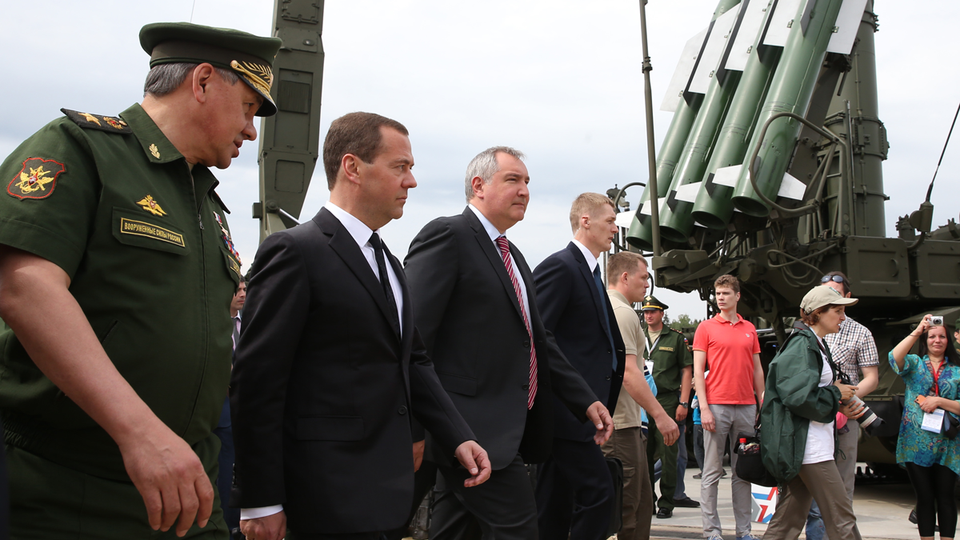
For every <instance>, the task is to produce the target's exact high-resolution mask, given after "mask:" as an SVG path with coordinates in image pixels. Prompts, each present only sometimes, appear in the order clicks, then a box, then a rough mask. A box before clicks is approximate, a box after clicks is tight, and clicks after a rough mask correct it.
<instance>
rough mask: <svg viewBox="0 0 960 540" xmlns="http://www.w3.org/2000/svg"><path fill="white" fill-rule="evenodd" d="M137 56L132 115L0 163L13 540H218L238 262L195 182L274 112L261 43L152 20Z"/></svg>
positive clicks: (0, 343) (3, 375) (202, 185)
mask: <svg viewBox="0 0 960 540" xmlns="http://www.w3.org/2000/svg"><path fill="white" fill-rule="evenodd" d="M140 43H141V45H142V47H143V49H144V50H145V51H146V52H147V53H148V54H150V67H151V69H150V72H149V74H148V76H147V81H146V84H145V95H144V98H143V101H142V103H140V104H135V105H133V106H132V107H130V108H128V109H127V110H125V111H123V112H122V113H120V115H119V116H109V115H103V114H93V113H88V112H76V111H68V110H64V113H65V116H64V117H61V118H59V119H56V120H54V121H52V122H51V123H49V124H47V125H46V126H45V127H43V128H41V129H40V131H38V132H37V133H36V134H34V135H33V136H31V137H30V138H29V139H27V140H26V141H25V142H24V143H22V144H21V145H20V146H19V147H18V148H17V149H16V150H14V151H13V153H12V154H10V155H9V156H8V157H7V158H6V160H5V161H4V162H3V164H2V165H0V181H2V182H3V188H2V189H3V190H4V191H3V192H2V193H0V318H2V319H3V321H4V323H5V325H0V412H2V415H3V422H4V425H5V428H6V430H5V434H4V435H5V442H6V450H7V455H8V466H9V471H10V495H11V515H12V523H11V533H12V537H14V538H45V539H47V538H98V539H100V538H118V539H119V538H122V539H128V538H157V537H160V538H162V537H166V536H173V534H174V533H176V534H177V535H178V536H184V535H186V536H187V537H196V538H200V537H202V538H217V539H226V538H227V534H228V533H227V531H226V528H225V525H224V522H223V518H222V515H221V510H220V505H219V504H218V503H217V502H216V501H217V494H216V491H215V490H214V488H213V486H214V485H216V483H215V481H214V480H215V478H216V474H217V451H218V448H219V442H218V441H217V439H216V437H215V436H214V435H212V429H213V428H214V427H215V426H216V424H217V420H218V417H219V414H220V409H221V407H222V406H223V401H224V398H225V395H226V392H227V384H228V379H229V373H230V354H231V322H232V321H231V319H230V317H229V316H228V310H227V308H228V307H229V305H230V300H231V298H232V296H233V293H234V291H235V290H236V288H237V283H238V282H239V278H240V259H239V257H238V256H237V252H236V250H235V249H234V247H233V242H232V241H231V238H230V232H229V229H228V227H227V221H226V217H225V213H226V209H225V208H224V206H223V203H222V202H220V199H219V197H217V194H216V192H215V191H214V188H215V187H216V185H217V180H216V178H214V175H213V174H212V173H211V172H210V170H209V168H211V167H217V168H220V169H223V168H226V167H227V166H229V165H230V162H231V160H232V159H233V158H235V157H237V156H238V155H239V152H240V146H241V145H242V144H243V143H245V142H249V141H253V140H254V139H255V138H256V136H257V132H256V128H255V127H254V118H255V116H265V115H271V114H274V113H275V112H276V106H275V104H274V102H273V101H272V99H271V98H270V87H271V83H272V79H273V77H272V64H273V60H274V57H275V56H276V54H277V51H278V49H279V46H280V40H279V39H276V38H262V37H258V36H254V35H251V34H247V33H245V32H239V31H235V30H227V29H219V28H210V27H205V26H199V25H192V24H187V23H158V24H150V25H147V26H145V27H143V29H142V30H141V32H140ZM227 474H229V473H227ZM158 530H159V531H166V532H165V533H163V532H161V533H155V532H154V531H158Z"/></svg>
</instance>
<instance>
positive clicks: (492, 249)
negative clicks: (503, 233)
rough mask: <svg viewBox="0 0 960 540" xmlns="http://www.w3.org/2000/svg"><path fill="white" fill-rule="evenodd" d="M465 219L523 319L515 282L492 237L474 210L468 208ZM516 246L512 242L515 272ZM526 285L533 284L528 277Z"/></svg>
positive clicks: (464, 212)
mask: <svg viewBox="0 0 960 540" xmlns="http://www.w3.org/2000/svg"><path fill="white" fill-rule="evenodd" d="M463 215H464V217H465V218H466V219H467V223H469V224H470V227H472V228H473V232H474V239H475V240H476V241H477V244H479V246H480V251H482V252H483V254H484V255H485V256H486V258H487V261H488V262H489V263H490V266H492V267H493V271H494V272H495V273H496V274H497V277H498V278H500V284H501V285H503V290H504V293H506V295H507V296H508V297H509V298H510V300H511V301H512V303H513V307H514V308H515V309H516V310H517V315H519V316H520V317H521V319H522V318H523V313H522V312H521V311H520V300H519V299H518V298H517V291H516V290H515V289H514V288H513V282H512V281H510V275H509V274H507V267H506V266H504V264H503V259H502V258H501V257H500V252H499V251H498V249H497V247H496V246H495V245H494V243H493V242H491V241H490V236H489V235H488V234H487V231H486V229H484V228H483V224H482V223H480V220H479V219H478V218H477V216H476V214H474V213H473V210H470V208H466V209H465V210H464V211H463ZM513 253H514V246H513V243H512V242H510V255H511V258H513V259H514V271H515V272H516V271H517V264H516V257H514V256H513ZM523 280H524V283H532V281H529V280H528V279H527V276H523Z"/></svg>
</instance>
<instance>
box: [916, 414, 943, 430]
mask: <svg viewBox="0 0 960 540" xmlns="http://www.w3.org/2000/svg"><path fill="white" fill-rule="evenodd" d="M920 427H921V428H923V430H924V431H929V432H931V433H940V430H942V429H943V409H936V410H934V411H933V412H932V413H926V412H925V413H923V423H922V424H920Z"/></svg>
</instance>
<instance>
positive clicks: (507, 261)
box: [497, 236, 537, 409]
mask: <svg viewBox="0 0 960 540" xmlns="http://www.w3.org/2000/svg"><path fill="white" fill-rule="evenodd" d="M497 247H498V248H500V255H501V256H502V257H503V265H504V266H505V267H506V268H507V275H508V276H510V283H513V292H515V293H516V294H517V302H519V303H520V314H521V315H523V324H524V325H525V326H526V327H527V335H528V336H530V385H529V389H528V392H527V409H532V408H533V399H534V398H535V397H536V396H537V349H536V347H535V346H534V344H533V331H532V330H531V329H530V318H529V317H528V316H527V309H526V308H525V307H523V293H522V292H521V291H520V282H519V281H517V276H516V274H515V273H514V270H513V257H511V256H510V244H509V243H508V242H507V237H506V236H498V237H497Z"/></svg>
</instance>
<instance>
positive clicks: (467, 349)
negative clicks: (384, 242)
mask: <svg viewBox="0 0 960 540" xmlns="http://www.w3.org/2000/svg"><path fill="white" fill-rule="evenodd" d="M522 158H523V154H521V153H520V152H518V151H517V150H514V149H512V148H508V147H503V146H500V147H494V148H489V149H487V150H485V151H483V152H481V153H480V154H479V155H477V156H476V157H475V158H474V159H473V161H471V162H470V165H469V166H468V167H467V174H466V182H465V184H466V185H465V188H466V198H467V202H468V206H467V208H466V209H465V210H464V211H463V213H462V214H461V215H458V216H450V217H443V218H439V219H436V220H434V221H432V222H430V223H429V224H427V225H426V226H425V227H424V228H423V230H422V231H420V233H419V234H418V235H417V236H416V238H414V240H413V242H412V243H411V244H410V250H409V252H408V254H407V258H406V261H405V265H406V268H405V272H406V274H407V280H408V283H409V286H410V292H411V298H412V299H413V304H414V313H415V317H416V321H417V327H418V328H419V330H420V333H421V335H422V336H423V340H424V343H425V344H426V346H427V351H428V352H429V354H430V356H431V358H433V361H434V365H435V366H436V371H437V375H438V376H439V377H440V382H441V384H442V385H443V387H444V388H445V389H446V390H447V392H448V393H449V394H450V397H451V399H452V400H453V402H454V404H455V405H456V407H457V410H459V411H460V413H461V414H462V415H463V417H464V419H466V421H467V423H468V424H470V427H471V429H472V430H473V432H474V433H475V434H476V436H477V441H478V442H479V443H480V444H481V445H482V446H483V447H484V448H485V449H486V450H487V452H488V454H489V457H490V460H491V463H492V466H493V471H494V472H493V474H492V475H491V477H490V480H489V481H488V482H487V483H485V484H484V485H482V486H478V487H476V488H471V489H469V490H465V489H463V488H462V483H463V479H464V478H465V476H464V475H465V474H466V472H465V471H464V470H463V468H462V467H459V466H458V465H457V464H456V463H455V462H453V461H452V460H450V458H449V456H447V455H444V454H442V453H439V452H437V446H436V445H435V444H434V443H433V440H432V436H431V434H430V433H428V434H427V454H426V459H427V460H428V461H431V462H433V463H436V465H437V467H438V468H439V471H440V475H439V476H438V479H437V482H438V488H439V493H438V494H437V497H436V499H435V502H434V512H433V522H432V524H431V528H430V538H431V540H444V539H449V538H467V537H470V538H474V537H479V535H482V536H483V537H484V538H497V539H498V540H499V539H517V540H531V539H535V538H537V536H538V532H537V510H536V503H535V502H534V496H533V489H532V487H531V484H530V480H529V478H528V477H527V472H526V469H525V467H524V463H539V462H542V461H543V460H544V459H546V457H547V456H548V455H549V452H550V446H551V442H552V439H553V435H552V430H553V416H554V415H553V407H554V399H553V396H557V397H558V398H559V399H560V402H561V403H562V405H563V406H565V407H566V408H568V409H570V411H571V412H572V413H573V414H574V415H575V416H576V417H577V418H579V419H580V421H581V422H585V421H587V420H589V421H590V422H591V424H592V425H594V426H595V429H596V433H595V440H596V441H597V443H598V444H600V443H601V442H602V441H605V440H606V439H607V438H608V437H609V436H610V434H611V433H612V430H613V424H612V421H611V419H610V415H609V413H608V412H607V409H606V407H604V405H603V404H602V403H600V402H599V401H598V400H597V397H596V396H595V395H594V393H593V392H592V391H591V390H590V388H589V386H587V384H586V383H585V382H584V380H583V378H582V377H581V376H580V375H579V374H578V373H577V371H576V370H575V369H574V368H573V367H572V366H571V365H570V364H569V363H568V362H567V360H566V359H565V358H564V357H563V355H562V353H560V351H559V349H558V348H557V347H556V343H555V342H554V339H553V336H551V335H550V334H548V333H547V332H546V331H545V330H544V328H543V323H542V322H541V320H540V313H539V311H538V309H537V302H536V289H535V288H534V282H533V276H532V275H531V273H530V267H529V266H528V265H527V263H526V261H525V260H524V258H523V255H522V254H521V253H520V251H519V250H518V249H517V248H516V246H514V245H513V244H512V243H510V242H509V241H508V240H507V239H506V237H505V236H504V233H505V232H506V231H507V229H509V228H510V227H512V226H514V225H515V224H516V223H517V222H519V221H520V220H522V219H523V216H524V213H525V212H526V207H527V203H528V201H529V198H530V192H529V191H528V189H527V184H528V183H529V182H530V175H529V174H528V172H527V168H526V166H525V165H524V163H523V161H522Z"/></svg>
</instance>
